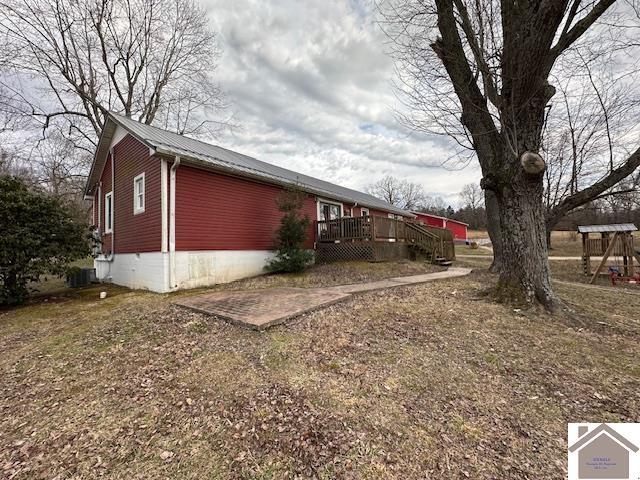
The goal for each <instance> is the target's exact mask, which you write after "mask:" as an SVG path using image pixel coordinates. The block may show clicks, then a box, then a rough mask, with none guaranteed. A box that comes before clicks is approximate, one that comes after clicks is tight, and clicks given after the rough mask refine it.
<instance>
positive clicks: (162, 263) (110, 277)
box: [93, 252, 169, 293]
mask: <svg viewBox="0 0 640 480" xmlns="http://www.w3.org/2000/svg"><path fill="white" fill-rule="evenodd" d="M93 264H94V267H95V269H96V277H98V280H101V281H103V282H109V283H115V284H116V285H123V286H125V287H129V288H135V289H140V290H151V291H152V292H160V293H163V292H167V291H169V287H168V286H169V277H168V274H169V254H168V253H162V252H146V253H116V254H115V255H113V259H112V260H111V261H108V260H107V259H106V258H105V257H103V256H101V257H98V258H96V259H95V260H94V261H93Z"/></svg>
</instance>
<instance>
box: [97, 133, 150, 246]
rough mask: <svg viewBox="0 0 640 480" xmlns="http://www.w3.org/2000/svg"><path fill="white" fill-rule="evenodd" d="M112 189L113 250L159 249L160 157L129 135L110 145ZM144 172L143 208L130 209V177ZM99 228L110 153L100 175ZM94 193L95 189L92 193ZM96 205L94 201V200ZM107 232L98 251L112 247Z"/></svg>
mask: <svg viewBox="0 0 640 480" xmlns="http://www.w3.org/2000/svg"><path fill="white" fill-rule="evenodd" d="M114 153H115V174H116V175H115V185H116V188H115V191H114V194H113V196H114V218H113V219H114V225H113V231H114V233H115V249H114V250H115V253H137V252H156V251H160V243H161V238H162V216H161V200H160V160H159V159H157V158H153V157H150V156H149V149H148V148H147V147H146V146H145V145H143V144H142V143H140V142H139V141H137V140H136V139H134V138H133V137H131V136H129V135H128V136H126V137H125V138H124V139H123V140H122V141H120V142H119V143H118V144H117V145H116V146H115V147H114ZM143 172H144V174H145V210H144V212H142V213H138V214H136V215H134V213H133V179H134V178H135V177H136V176H137V175H139V174H141V173H143ZM101 181H102V198H101V200H100V207H101V208H100V209H101V213H100V228H101V230H102V231H104V228H105V208H104V207H105V205H104V196H105V194H107V193H108V192H110V191H111V155H108V157H107V162H106V164H105V168H104V170H103V172H102V176H101ZM96 195H97V193H96ZM96 206H97V203H96ZM111 240H112V239H111V235H110V234H105V235H103V236H102V241H103V243H102V251H103V252H104V253H107V252H111V251H112V243H111Z"/></svg>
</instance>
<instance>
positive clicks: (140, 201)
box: [133, 172, 144, 215]
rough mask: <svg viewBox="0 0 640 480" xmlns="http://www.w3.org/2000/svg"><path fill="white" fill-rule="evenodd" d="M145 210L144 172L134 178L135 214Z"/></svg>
mask: <svg viewBox="0 0 640 480" xmlns="http://www.w3.org/2000/svg"><path fill="white" fill-rule="evenodd" d="M142 212H144V172H143V173H141V174H140V175H138V176H137V177H136V178H134V179H133V214H134V215H136V214H138V213H142Z"/></svg>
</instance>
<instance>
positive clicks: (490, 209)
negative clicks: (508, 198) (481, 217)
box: [484, 190, 502, 273]
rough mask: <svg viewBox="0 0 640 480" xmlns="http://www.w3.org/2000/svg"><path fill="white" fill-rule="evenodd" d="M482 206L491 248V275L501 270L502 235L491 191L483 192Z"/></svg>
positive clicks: (495, 203)
mask: <svg viewBox="0 0 640 480" xmlns="http://www.w3.org/2000/svg"><path fill="white" fill-rule="evenodd" d="M484 204H485V209H486V214H487V232H488V233H489V238H490V239H491V245H492V248H493V261H492V262H491V266H490V267H489V271H490V272H491V273H498V272H500V270H501V269H502V233H501V232H500V212H499V211H498V208H499V206H498V199H497V198H496V195H495V193H493V191H491V190H485V191H484Z"/></svg>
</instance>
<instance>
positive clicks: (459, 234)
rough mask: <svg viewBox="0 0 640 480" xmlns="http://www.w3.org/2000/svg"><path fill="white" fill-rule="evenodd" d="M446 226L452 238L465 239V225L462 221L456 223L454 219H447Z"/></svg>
mask: <svg viewBox="0 0 640 480" xmlns="http://www.w3.org/2000/svg"><path fill="white" fill-rule="evenodd" d="M447 228H448V229H449V230H451V231H452V232H453V238H455V239H456V240H466V239H467V226H466V225H465V224H464V223H458V222H456V221H455V220H447Z"/></svg>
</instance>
